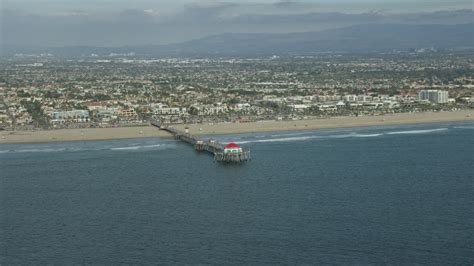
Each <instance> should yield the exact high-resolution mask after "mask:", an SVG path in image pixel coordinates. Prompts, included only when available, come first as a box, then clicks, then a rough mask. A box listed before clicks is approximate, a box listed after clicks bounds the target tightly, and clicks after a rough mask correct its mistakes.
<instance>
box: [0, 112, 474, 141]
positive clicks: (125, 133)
mask: <svg viewBox="0 0 474 266" xmlns="http://www.w3.org/2000/svg"><path fill="white" fill-rule="evenodd" d="M455 121H474V110H464V111H457V112H438V113H405V114H393V115H384V116H361V117H332V118H326V119H311V120H296V121H259V122H250V123H220V124H192V125H178V126H176V127H177V128H180V129H184V128H185V127H186V126H187V127H189V129H190V132H191V133H192V134H201V135H210V134H238V133H252V132H268V131H292V130H310V129H322V128H343V127H362V126H381V125H402V124H421V123H436V122H455ZM152 137H159V138H166V137H170V136H169V134H168V133H166V132H163V131H160V130H158V129H157V128H155V127H152V126H144V127H122V128H88V129H59V130H38V131H0V144H12V143H37V142H55V141H81V140H110V139H126V138H152Z"/></svg>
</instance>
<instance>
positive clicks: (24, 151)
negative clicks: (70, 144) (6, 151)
mask: <svg viewBox="0 0 474 266" xmlns="http://www.w3.org/2000/svg"><path fill="white" fill-rule="evenodd" d="M65 150H66V148H59V149H51V148H46V149H22V150H12V151H11V152H16V153H33V152H61V151H65Z"/></svg>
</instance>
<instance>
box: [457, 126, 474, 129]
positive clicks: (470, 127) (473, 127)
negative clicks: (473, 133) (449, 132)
mask: <svg viewBox="0 0 474 266" xmlns="http://www.w3.org/2000/svg"><path fill="white" fill-rule="evenodd" d="M454 128H457V129H474V126H457V127H454Z"/></svg>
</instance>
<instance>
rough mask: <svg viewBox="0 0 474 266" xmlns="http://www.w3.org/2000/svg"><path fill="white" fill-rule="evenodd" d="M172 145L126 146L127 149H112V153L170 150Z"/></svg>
mask: <svg viewBox="0 0 474 266" xmlns="http://www.w3.org/2000/svg"><path fill="white" fill-rule="evenodd" d="M170 147H172V145H170V144H168V145H166V144H153V145H139V146H125V147H115V148H110V150H111V151H131V150H145V149H156V148H160V149H166V148H170Z"/></svg>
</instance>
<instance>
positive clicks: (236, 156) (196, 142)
mask: <svg viewBox="0 0 474 266" xmlns="http://www.w3.org/2000/svg"><path fill="white" fill-rule="evenodd" d="M151 125H152V126H155V127H157V128H159V129H160V130H164V131H168V132H169V133H171V134H172V135H173V136H174V138H175V139H176V140H181V141H183V142H186V143H188V144H191V145H193V146H194V149H195V150H197V151H205V152H208V153H210V154H212V155H214V161H217V162H229V163H241V162H246V161H249V160H250V151H249V150H243V149H241V150H240V151H239V152H228V151H227V150H226V145H224V144H222V143H220V142H218V141H216V140H213V139H207V140H204V139H202V138H200V137H198V136H195V135H192V134H190V133H189V132H187V131H181V130H178V129H176V128H174V127H173V126H168V125H164V124H162V123H161V122H159V121H154V122H151Z"/></svg>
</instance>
